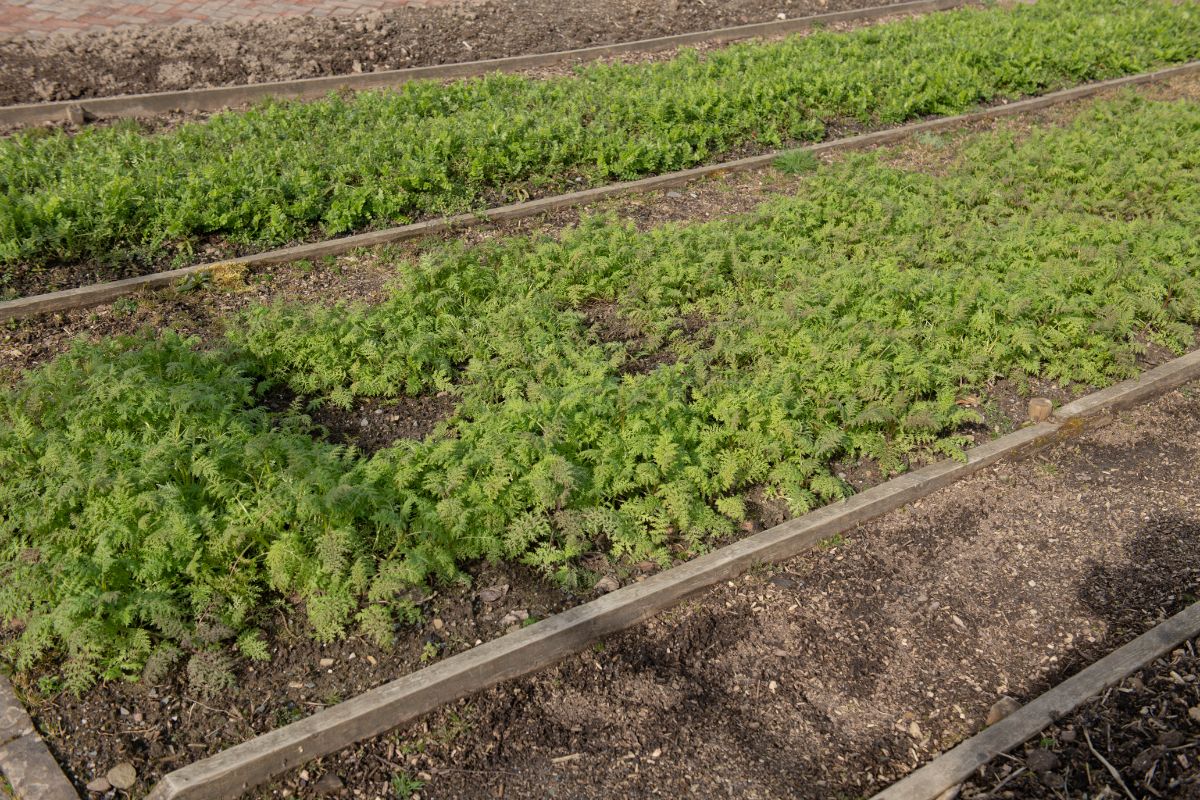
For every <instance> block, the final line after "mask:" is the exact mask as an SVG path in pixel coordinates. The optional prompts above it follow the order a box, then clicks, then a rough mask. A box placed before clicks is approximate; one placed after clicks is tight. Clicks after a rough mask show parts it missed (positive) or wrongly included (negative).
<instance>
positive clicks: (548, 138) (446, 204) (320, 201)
mask: <svg viewBox="0 0 1200 800" xmlns="http://www.w3.org/2000/svg"><path fill="white" fill-rule="evenodd" d="M1198 57H1200V13H1197V10H1196V7H1195V6H1194V4H1191V3H1179V2H1173V0H1148V1H1146V2H1130V0H1041V1H1040V2H1038V3H1036V4H1033V5H1018V6H1016V7H1015V8H1004V9H1002V8H996V7H992V8H986V9H968V10H960V11H953V12H946V13H938V14H930V15H927V16H924V17H921V18H918V19H912V20H904V21H899V22H893V23H888V24H881V25H877V26H872V27H868V28H864V29H860V30H855V31H850V32H841V33H836V32H816V33H814V34H812V35H809V36H803V37H793V38H790V39H787V40H784V41H781V42H773V43H759V44H742V45H736V46H733V47H729V48H725V49H721V50H717V51H714V52H712V53H708V54H705V55H698V54H696V53H694V52H686V53H684V54H683V55H681V56H679V57H678V58H675V59H673V60H671V61H667V62H663V63H654V64H640V65H615V66H613V65H609V66H604V65H601V66H591V67H587V68H583V69H581V70H579V71H578V72H577V74H575V75H574V76H570V77H564V78H555V79H549V80H538V79H531V78H527V77H521V76H511V75H508V76H506V75H493V76H489V77H485V78H480V79H472V80H463V81H458V82H454V83H449V84H440V83H434V82H428V81H426V82H415V83H411V84H408V85H406V86H404V87H402V88H400V89H398V90H395V91H387V92H363V93H360V94H356V95H354V96H352V97H330V98H328V99H326V100H323V101H320V102H312V103H272V104H267V105H264V106H261V107H259V108H256V109H254V110H251V111H249V112H237V113H235V112H230V113H224V114H219V115H217V116H215V117H214V118H212V119H211V120H209V121H207V122H203V123H191V124H185V125H182V126H181V127H179V128H178V129H176V130H172V131H168V132H164V133H159V134H154V135H146V134H143V133H142V132H141V131H140V130H139V129H138V127H137V126H136V125H134V124H123V125H116V126H113V127H107V128H95V129H88V130H85V131H82V132H80V133H78V134H77V135H74V136H67V135H65V134H63V133H61V132H60V133H51V134H47V133H46V132H44V131H34V132H28V133H24V134H20V135H17V136H14V137H12V138H9V139H6V140H3V141H0V267H2V268H3V273H4V274H6V275H7V276H8V277H7V279H6V278H4V277H0V292H3V291H4V283H5V281H6V280H7V282H8V285H9V291H10V293H11V292H13V291H25V290H26V289H28V288H29V287H30V286H32V285H35V284H36V283H37V281H36V280H35V279H34V278H35V276H36V275H37V274H38V270H39V269H40V268H41V267H43V266H45V265H46V264H48V263H62V262H67V263H75V262H81V261H87V262H89V263H91V264H93V265H94V267H95V268H96V269H98V270H99V271H100V272H101V273H103V272H104V271H105V270H109V271H110V273H111V271H113V270H116V271H119V272H128V271H130V270H145V269H148V268H152V267H153V266H154V265H156V264H161V263H163V262H164V261H168V260H172V259H174V260H176V261H188V260H190V259H191V257H192V251H193V248H194V247H195V246H196V244H197V243H198V242H201V241H207V240H209V239H210V238H214V237H215V238H216V239H218V240H223V241H226V242H229V243H233V244H238V245H241V246H250V247H255V248H261V247H267V246H271V245H278V244H281V243H284V242H288V241H291V240H294V239H297V238H303V237H306V236H310V235H314V234H317V233H320V234H321V235H332V234H340V233H346V232H349V231H355V230H360V229H364V228H367V227H371V226H377V225H384V224H390V223H400V222H406V221H411V220H412V219H414V218H416V217H419V216H423V215H428V214H434V213H441V212H447V211H452V210H462V209H465V208H469V207H473V206H478V205H479V204H480V203H482V202H483V201H485V200H490V199H495V198H496V197H498V196H500V197H506V198H510V199H516V198H520V197H523V196H525V194H526V193H528V192H530V191H539V190H544V189H553V188H558V187H561V186H562V185H564V182H566V181H571V185H572V186H577V185H578V184H577V183H575V181H576V180H582V181H583V182H585V183H600V182H604V181H608V180H611V179H628V178H635V177H638V176H643V175H647V174H651V173H658V172H663V171H669V170H673V169H680V168H685V167H690V166H694V165H697V164H700V163H702V162H706V161H709V160H711V159H713V158H715V157H717V156H719V155H721V154H724V153H728V152H730V151H732V150H735V149H743V148H747V147H757V148H773V147H778V146H780V145H783V144H786V143H788V142H796V141H803V140H814V139H819V138H821V137H822V136H823V135H824V130H825V125H826V124H827V123H828V122H831V121H836V120H844V119H846V118H853V119H856V120H860V121H862V122H865V123H870V124H875V123H894V122H900V121H902V120H907V119H912V118H914V117H920V116H922V115H926V114H944V113H953V112H959V111H962V110H964V109H967V108H969V107H971V106H972V105H974V104H977V103H980V102H984V101H988V100H993V99H996V98H1001V97H1010V96H1016V95H1021V94H1027V93H1037V92H1042V91H1045V90H1047V89H1050V88H1057V87H1061V86H1064V85H1067V84H1071V83H1074V82H1078V81H1085V80H1091V79H1098V78H1105V77H1112V76H1116V75H1121V74H1127V73H1132V72H1137V71H1140V70H1145V69H1149V68H1151V67H1154V66H1157V65H1162V64H1167V63H1173V62H1180V61H1186V60H1189V59H1195V58H1198Z"/></svg>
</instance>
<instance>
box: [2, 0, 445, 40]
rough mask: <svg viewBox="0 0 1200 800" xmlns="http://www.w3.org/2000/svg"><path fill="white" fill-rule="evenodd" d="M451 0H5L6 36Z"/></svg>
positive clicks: (339, 12) (361, 10) (356, 11)
mask: <svg viewBox="0 0 1200 800" xmlns="http://www.w3.org/2000/svg"><path fill="white" fill-rule="evenodd" d="M445 3H446V0H265V1H264V0H142V2H138V3H97V2H87V0H0V36H4V35H13V34H17V35H27V36H45V35H46V34H49V33H54V32H55V31H63V32H72V31H104V30H111V29H113V28H122V27H128V26H131V25H177V24H181V23H188V22H251V21H256V20H268V19H279V18H280V17H295V16H301V15H305V14H307V15H312V16H318V17H329V16H348V15H354V14H362V13H366V12H369V11H374V10H379V9H388V8H396V7H399V6H407V5H412V6H431V5H445Z"/></svg>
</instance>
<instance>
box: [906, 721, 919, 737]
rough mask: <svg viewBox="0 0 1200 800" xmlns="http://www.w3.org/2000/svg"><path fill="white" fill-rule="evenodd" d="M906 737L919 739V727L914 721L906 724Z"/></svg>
mask: <svg viewBox="0 0 1200 800" xmlns="http://www.w3.org/2000/svg"><path fill="white" fill-rule="evenodd" d="M908 735H909V736H911V737H912V738H914V739H918V740H919V739H920V738H921V726H920V725H918V724H917V721H916V720H915V719H914V720H913V721H912V722H910V723H908Z"/></svg>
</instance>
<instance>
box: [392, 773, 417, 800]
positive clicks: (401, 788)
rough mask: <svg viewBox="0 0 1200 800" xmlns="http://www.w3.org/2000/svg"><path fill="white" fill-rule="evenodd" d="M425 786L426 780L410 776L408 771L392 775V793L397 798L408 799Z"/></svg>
mask: <svg viewBox="0 0 1200 800" xmlns="http://www.w3.org/2000/svg"><path fill="white" fill-rule="evenodd" d="M424 786H425V781H419V780H417V779H416V778H413V777H410V776H409V774H408V773H407V772H397V773H396V774H394V775H392V794H393V795H395V796H396V798H397V800H408V799H409V798H410V797H412V796H413V795H414V794H416V793H417V792H419V791H421V789H422V788H423V787H424Z"/></svg>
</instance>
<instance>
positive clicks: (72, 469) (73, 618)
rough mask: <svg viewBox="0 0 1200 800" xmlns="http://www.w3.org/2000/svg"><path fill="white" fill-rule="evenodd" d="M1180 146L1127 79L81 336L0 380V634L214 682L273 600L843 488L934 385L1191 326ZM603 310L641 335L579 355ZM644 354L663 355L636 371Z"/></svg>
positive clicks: (711, 525)
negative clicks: (452, 404) (756, 175)
mask: <svg viewBox="0 0 1200 800" xmlns="http://www.w3.org/2000/svg"><path fill="white" fill-rule="evenodd" d="M1197 153H1200V105H1197V104H1195V103H1187V102H1178V103H1163V102H1149V101H1146V100H1143V99H1140V98H1138V97H1137V96H1133V95H1130V96H1126V97H1123V98H1121V99H1119V100H1115V101H1111V102H1105V103H1099V104H1096V105H1095V106H1094V107H1093V108H1092V109H1091V110H1089V111H1086V112H1085V113H1083V114H1082V115H1081V116H1080V118H1079V119H1078V120H1077V121H1076V122H1075V123H1074V124H1072V125H1070V126H1067V127H1064V128H1060V129H1046V130H1035V131H1033V132H1032V133H1030V134H1028V135H1027V136H1025V138H1022V139H1018V138H1016V136H1015V135H1014V134H1011V133H1004V132H999V133H992V134H987V135H980V136H976V137H975V138H973V139H971V140H969V141H968V142H967V143H966V144H965V145H964V149H963V151H962V154H961V156H960V157H959V159H958V161H957V162H955V163H954V164H953V165H951V166H950V167H949V168H948V169H947V171H946V174H945V175H942V176H929V175H923V174H915V173H910V172H906V171H903V170H900V169H896V168H893V167H889V166H886V164H885V163H884V161H883V160H882V157H881V156H879V155H859V156H855V157H853V158H850V159H848V160H846V161H845V162H843V163H840V164H836V165H833V166H828V167H820V168H818V169H817V170H816V171H815V172H813V173H812V174H811V175H810V176H809V178H808V179H806V180H805V181H804V183H803V185H802V186H801V187H799V188H798V189H797V191H798V194H797V195H796V196H794V197H793V196H789V197H782V198H779V199H777V200H774V201H772V202H770V203H768V204H766V205H765V206H763V207H761V208H760V209H759V210H758V211H757V212H755V213H753V214H749V215H746V216H743V217H738V218H733V219H728V220H721V221H716V222H711V223H707V224H692V225H680V224H675V225H667V226H663V227H660V228H656V229H653V230H650V231H647V232H638V231H636V230H635V229H634V228H633V227H632V226H631V225H627V224H621V223H618V222H615V221H613V220H610V219H605V218H593V219H590V220H587V221H585V222H584V223H583V224H582V225H580V226H579V227H578V228H576V229H573V230H570V231H568V232H566V233H565V234H563V235H562V236H561V237H560V238H557V239H556V238H551V237H549V236H537V237H531V238H516V239H510V240H501V241H495V242H491V243H487V244H484V245H480V246H478V247H474V248H466V247H463V246H461V245H449V246H446V247H444V248H442V249H440V250H438V251H436V252H434V253H432V254H430V255H428V256H426V257H425V258H423V259H422V261H421V262H420V263H419V264H418V265H416V266H415V267H414V266H409V265H405V267H404V269H403V270H402V271H401V272H400V274H399V276H398V283H397V285H396V287H395V289H394V291H393V293H392V295H391V296H390V297H389V298H388V299H387V300H386V301H384V302H382V303H380V304H378V305H374V306H370V307H365V306H355V307H335V308H332V309H330V308H322V307H301V306H275V307H270V308H258V309H255V310H253V311H251V312H249V313H248V314H247V315H246V317H245V320H244V324H242V325H235V326H232V329H233V331H234V333H232V334H231V339H230V340H229V342H228V343H227V344H226V345H225V346H224V347H222V348H219V349H216V350H213V351H207V352H202V351H199V350H197V349H196V348H195V346H194V343H192V342H189V341H187V340H184V339H181V338H179V337H178V336H175V335H173V334H170V333H167V334H163V335H151V334H145V335H143V336H141V337H138V338H134V339H120V340H114V341H106V342H103V343H100V344H96V345H91V344H80V345H78V346H76V347H75V349H74V350H73V351H72V352H71V353H70V354H69V355H66V356H64V357H63V358H61V359H59V360H58V361H56V362H54V363H51V364H50V365H48V366H46V367H44V368H42V369H40V370H37V371H35V372H32V373H30V374H29V375H28V376H26V378H25V379H24V380H23V381H22V382H21V383H20V384H19V385H17V386H16V387H14V388H12V389H10V390H7V391H5V392H4V393H3V394H0V474H3V475H4V476H5V477H4V480H3V481H2V482H0V559H2V563H3V564H4V570H5V578H6V579H5V580H4V581H3V582H2V583H0V618H3V619H5V620H14V621H17V622H19V623H20V624H22V625H23V626H24V627H23V631H22V632H21V634H20V635H19V636H18V637H16V638H15V640H14V641H13V642H12V643H11V644H10V646H9V654H10V656H11V657H12V658H13V659H14V660H15V661H16V664H17V666H18V668H21V669H27V668H29V667H30V666H32V665H33V664H35V663H36V662H38V661H39V660H41V659H43V658H44V657H46V656H47V655H48V654H50V653H51V652H54V653H56V654H61V655H62V657H63V660H64V662H65V663H64V667H63V675H64V680H65V684H66V685H67V686H68V687H70V688H75V689H78V688H81V687H83V686H86V685H88V684H89V683H90V682H92V681H94V680H97V679H110V678H116V677H134V676H136V675H137V674H138V673H139V672H140V671H144V672H145V674H146V675H147V677H151V673H161V672H162V671H163V670H164V669H167V668H168V667H167V666H164V665H170V664H174V663H177V662H178V661H179V660H180V659H183V658H185V657H186V658H187V659H188V661H187V664H188V666H187V671H188V675H189V677H190V678H192V680H193V681H195V682H196V685H197V687H198V690H199V691H219V690H220V687H221V686H223V685H226V683H225V682H226V681H227V680H228V678H227V676H228V675H229V674H230V673H231V670H232V669H233V662H232V661H231V658H232V654H233V653H235V652H238V653H242V654H244V655H246V656H250V657H262V656H265V655H266V648H265V647H263V646H262V645H263V643H262V642H261V640H260V639H259V638H258V636H257V635H256V633H255V629H256V627H257V625H258V620H257V619H256V614H257V613H258V611H257V610H258V609H259V608H260V607H262V606H263V605H264V604H265V603H267V602H269V601H274V600H276V599H278V598H288V599H291V600H293V601H302V602H303V604H304V607H305V608H306V609H307V613H308V618H309V622H310V623H311V624H312V626H313V627H314V630H315V635H316V636H317V637H318V638H320V639H323V640H328V639H333V638H336V637H338V636H342V635H344V634H346V633H347V632H348V631H350V630H351V629H358V630H361V631H363V632H365V633H367V634H368V635H370V636H372V637H373V638H375V639H376V640H377V641H379V642H381V643H384V644H386V643H387V642H388V641H390V640H391V637H392V631H393V629H394V626H395V625H396V623H397V622H406V621H414V620H416V619H419V616H420V612H419V609H418V608H417V607H416V606H415V605H414V604H413V603H412V601H411V598H410V597H409V596H408V595H409V593H410V592H411V591H412V589H413V588H414V587H415V586H418V585H420V584H422V583H424V582H427V581H436V580H453V579H458V578H460V577H461V575H460V574H459V565H460V564H462V563H463V562H465V561H468V560H471V559H479V558H488V559H513V560H519V561H522V562H524V563H526V564H530V565H533V566H535V567H536V568H538V569H540V570H542V571H543V572H544V573H545V574H547V575H549V576H552V577H555V578H557V579H559V580H562V581H564V582H566V583H568V584H569V583H570V582H571V581H577V580H578V579H579V575H580V571H579V559H580V557H581V556H583V555H584V554H586V553H589V552H593V551H595V550H598V549H600V550H604V551H606V552H608V553H609V554H610V555H612V556H614V557H618V558H621V557H627V558H629V559H631V560H643V559H653V560H656V561H659V562H662V563H665V562H666V561H668V560H669V559H671V558H672V557H674V555H675V554H676V552H677V551H678V550H680V549H682V550H691V551H693V552H696V551H701V550H703V549H704V548H705V547H707V546H709V545H710V544H711V543H712V542H713V541H714V539H715V538H716V537H718V536H720V535H722V534H725V533H727V532H730V531H731V530H732V529H733V528H734V527H735V525H736V522H737V521H739V520H741V519H743V518H744V517H745V516H746V515H747V514H748V510H747V505H746V501H745V498H746V494H747V492H748V491H749V490H750V489H752V488H758V489H761V490H762V491H763V492H764V493H765V494H766V496H768V497H777V498H783V499H785V500H786V502H787V503H788V505H789V507H790V508H791V510H792V511H793V513H797V514H799V513H803V512H804V511H807V510H808V509H811V508H814V507H816V506H818V505H820V504H822V503H825V502H828V501H830V500H834V499H836V498H839V497H843V496H845V494H846V493H847V492H848V487H847V486H846V485H845V484H844V482H842V481H841V480H839V479H838V478H837V477H836V475H835V474H834V472H833V471H832V469H831V463H832V462H834V461H842V460H851V461H853V460H856V459H870V460H873V461H874V462H875V463H876V464H877V465H878V466H879V467H880V469H881V470H882V471H883V472H884V473H885V474H886V473H891V472H896V471H899V470H902V469H905V468H906V466H907V464H908V463H910V462H911V461H912V460H914V459H917V460H920V459H931V458H937V457H943V456H961V447H962V445H963V444H964V440H963V439H962V438H961V437H959V436H958V435H956V433H955V431H956V429H959V428H960V427H961V426H962V425H963V424H964V423H967V422H970V421H972V420H973V419H974V412H972V411H970V410H967V409H963V408H961V407H959V406H958V405H957V404H956V402H955V401H956V399H958V398H959V397H961V396H962V395H963V394H964V393H972V394H980V393H981V391H982V390H983V388H984V387H985V386H986V384H987V382H988V381H989V380H991V379H993V378H995V377H998V376H1000V377H1010V378H1015V379H1018V380H1020V379H1023V378H1028V377H1029V376H1035V375H1036V376H1042V377H1045V378H1049V379H1053V380H1058V381H1064V382H1080V383H1087V384H1095V385H1102V384H1105V383H1109V382H1111V381H1113V380H1115V379H1119V378H1123V377H1126V376H1129V375H1132V374H1133V373H1134V372H1135V358H1136V356H1137V354H1138V353H1139V352H1140V351H1142V350H1143V349H1144V347H1145V343H1146V342H1156V343H1159V344H1162V345H1165V346H1167V347H1170V348H1172V349H1174V350H1176V351H1181V350H1183V349H1184V348H1185V347H1186V346H1188V345H1189V344H1190V343H1191V341H1192V338H1191V337H1192V335H1193V328H1192V326H1194V325H1196V324H1197V323H1200V236H1197V233H1196V232H1197V231H1198V230H1200V180H1198V178H1200V175H1198V174H1197V173H1198V172H1200V162H1198V161H1197V159H1196V154H1197ZM597 304H606V305H608V306H609V307H611V308H612V309H614V312H613V313H615V314H617V315H618V316H619V317H620V318H621V320H622V321H623V322H624V323H625V324H626V326H627V327H628V328H629V329H630V330H631V331H633V332H635V333H636V334H637V335H636V336H634V337H631V339H630V340H629V341H627V342H625V341H605V340H604V339H603V338H602V337H600V336H599V335H598V334H597V333H596V332H595V331H593V330H592V329H591V327H590V326H589V322H588V320H589V318H590V317H589V315H588V310H589V309H593V308H594V307H596V305H597ZM697 321H699V324H697ZM697 328H699V330H697ZM689 330H690V331H692V332H691V333H688V332H687V331H689ZM648 350H649V351H654V352H657V351H659V350H665V351H666V352H667V353H668V354H669V355H670V356H671V357H670V358H668V359H662V360H660V361H658V362H656V363H658V366H657V367H656V368H654V369H651V370H639V369H634V368H633V367H635V366H636V365H637V364H638V363H639V360H640V359H641V358H642V357H643V356H644V355H646V354H647V351H648ZM660 355H661V353H660ZM280 382H286V383H288V384H289V385H290V386H291V387H292V388H293V389H294V390H296V391H298V392H301V393H305V394H318V395H324V396H326V397H330V398H333V399H335V400H337V401H338V402H343V403H349V402H352V401H353V400H354V399H355V398H356V397H361V396H367V395H385V396H386V395H399V394H405V393H408V394H416V393H419V392H424V391H431V390H444V389H446V388H448V387H449V388H451V389H452V391H453V392H454V393H455V395H456V397H457V399H458V409H457V413H456V414H455V416H454V417H453V418H452V419H451V420H449V421H447V422H445V423H443V424H442V426H441V427H440V428H439V429H438V430H437V431H435V433H434V434H433V435H431V436H430V437H428V438H426V439H425V440H423V441H403V442H400V443H398V444H397V445H396V446H394V447H392V448H389V449H385V450H382V451H380V452H378V453H377V454H375V455H374V456H372V457H369V458H368V457H365V456H363V455H361V454H359V453H357V452H355V451H353V450H348V449H346V448H341V447H335V446H332V445H329V444H326V443H322V442H319V441H316V440H314V439H313V437H312V436H311V435H310V427H311V423H310V422H309V420H308V419H307V418H306V417H304V416H302V415H301V414H299V412H298V411H297V410H291V411H288V412H286V413H281V414H272V413H268V412H267V411H265V410H263V409H262V408H261V407H260V406H259V396H260V394H261V393H262V392H264V391H265V390H266V389H267V388H268V387H269V386H271V385H273V384H278V383H280ZM433 656H436V653H433V654H431V656H430V657H433Z"/></svg>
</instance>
